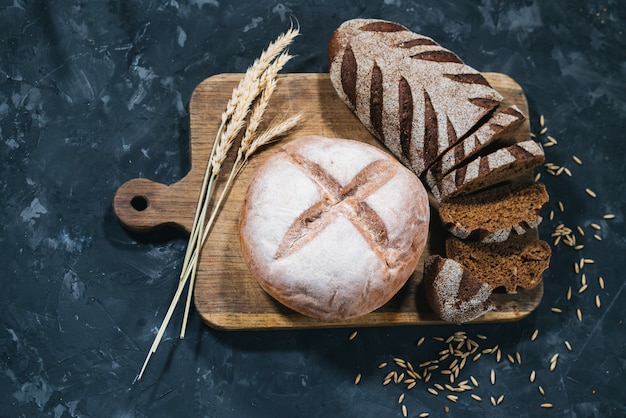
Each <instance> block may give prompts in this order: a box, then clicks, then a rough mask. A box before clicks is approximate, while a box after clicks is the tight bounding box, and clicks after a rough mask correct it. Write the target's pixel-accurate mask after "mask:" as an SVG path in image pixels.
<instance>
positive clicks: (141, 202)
mask: <svg viewBox="0 0 626 418" xmlns="http://www.w3.org/2000/svg"><path fill="white" fill-rule="evenodd" d="M130 205H131V206H132V207H133V209H135V210H136V211H137V212H142V211H144V210H146V209H148V198H147V197H145V196H135V197H133V198H132V199H131V201H130Z"/></svg>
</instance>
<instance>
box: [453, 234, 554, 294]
mask: <svg viewBox="0 0 626 418" xmlns="http://www.w3.org/2000/svg"><path fill="white" fill-rule="evenodd" d="M551 255H552V250H551V249H550V246H549V245H548V244H547V243H545V242H544V241H541V240H538V239H528V238H523V237H519V236H516V235H513V236H511V237H510V238H509V239H508V240H506V241H504V242H497V243H487V244H485V243H481V242H477V241H467V240H461V239H458V238H455V237H450V238H448V239H447V240H446V256H447V257H448V258H452V259H453V260H456V261H458V262H459V263H460V264H461V265H462V266H463V267H465V268H466V269H467V270H468V271H469V272H470V273H472V275H474V277H476V279H478V280H480V281H482V282H486V283H488V284H489V285H490V286H491V288H492V289H496V288H498V287H500V286H503V287H504V288H505V289H506V291H507V292H509V293H515V292H516V291H517V288H518V287H522V288H524V289H530V288H533V287H535V286H536V285H538V284H539V283H540V282H541V277H542V274H543V272H544V270H546V269H547V268H548V267H549V265H550V256H551Z"/></svg>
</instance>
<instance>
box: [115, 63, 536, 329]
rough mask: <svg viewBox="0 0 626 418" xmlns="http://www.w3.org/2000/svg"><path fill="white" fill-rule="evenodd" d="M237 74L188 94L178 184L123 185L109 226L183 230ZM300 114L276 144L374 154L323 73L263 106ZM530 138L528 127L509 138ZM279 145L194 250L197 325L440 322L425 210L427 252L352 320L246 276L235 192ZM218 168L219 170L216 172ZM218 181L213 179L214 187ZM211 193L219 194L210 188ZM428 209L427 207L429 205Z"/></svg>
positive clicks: (519, 299)
mask: <svg viewBox="0 0 626 418" xmlns="http://www.w3.org/2000/svg"><path fill="white" fill-rule="evenodd" d="M241 76H242V74H220V75H216V76H213V77H210V78H208V79H206V80H204V81H203V82H202V83H200V84H199V85H198V87H197V88H196V89H195V91H194V93H193V95H192V98H191V102H190V105H189V113H190V125H191V126H190V131H191V134H190V135H191V147H190V148H191V170H190V172H189V173H188V174H187V175H186V176H185V177H184V178H182V179H181V180H180V181H179V182H177V183H175V184H171V185H165V184H160V183H156V182H153V181H151V180H148V179H143V178H141V179H133V180H130V181H128V182H127V183H125V184H123V185H122V186H121V187H120V188H119V189H118V191H117V193H116V195H115V199H114V203H113V206H114V211H115V214H116V215H117V217H118V218H119V220H120V221H121V222H122V224H123V225H125V226H126V227H127V228H129V229H131V230H133V231H148V230H151V229H153V228H157V227H160V226H163V225H174V226H177V227H180V228H183V229H184V230H186V231H187V232H188V231H189V230H190V229H191V226H192V223H193V217H194V213H195V207H196V204H197V199H198V195H199V192H200V187H201V185H202V179H203V176H204V172H205V169H206V165H207V161H208V156H209V153H210V150H211V146H212V143H213V140H214V137H215V133H216V131H217V129H218V126H219V123H220V115H221V113H222V111H223V109H224V108H225V105H226V102H227V101H228V99H229V98H230V96H231V93H232V89H233V88H234V87H235V86H236V85H237V83H238V82H239V80H240V78H241ZM485 77H486V78H487V79H488V80H489V82H490V83H491V85H492V86H493V87H494V88H495V89H496V90H498V91H499V92H500V93H501V94H502V95H503V96H504V97H505V104H515V105H517V106H518V107H519V108H520V109H521V110H522V112H524V113H525V114H526V115H528V104H527V101H526V98H525V96H524V93H523V91H522V89H521V87H520V86H519V85H518V84H517V83H516V82H515V81H514V80H513V79H511V78H510V77H508V76H506V75H503V74H498V73H486V74H485ZM299 112H302V113H303V114H304V117H305V119H304V121H303V123H301V124H300V126H299V127H298V129H297V130H296V131H295V132H294V133H293V134H291V135H290V136H288V137H286V138H284V139H283V140H282V142H285V141H289V140H291V139H294V138H296V137H298V136H302V135H311V134H316V135H323V136H327V137H336V138H350V139H356V140H360V141H363V142H366V143H369V144H372V145H375V146H378V147H380V148H382V145H381V144H380V143H379V142H378V141H377V140H376V139H374V138H373V137H372V136H371V135H370V134H369V132H368V131H367V130H366V129H365V128H364V127H363V125H362V124H361V123H360V122H359V120H358V119H357V118H356V117H355V116H354V115H353V114H352V113H351V112H350V111H349V110H348V108H347V107H346V106H345V104H344V103H343V102H342V101H341V100H340V99H339V97H338V96H337V94H336V93H335V91H334V89H333V87H332V84H331V83H330V80H329V77H328V74H285V75H281V76H279V81H278V88H277V90H276V92H275V93H274V95H273V96H272V100H271V103H270V107H269V109H268V112H267V113H266V118H265V119H266V120H267V121H271V120H272V118H279V119H280V118H284V117H286V116H289V115H293V114H296V113H299ZM529 137H530V127H529V123H528V121H526V122H525V124H524V125H523V126H522V127H521V128H520V129H518V130H517V131H516V132H515V134H514V135H513V136H512V138H510V141H512V142H514V141H520V140H525V139H528V138H529ZM278 146H280V143H279V144H276V145H272V146H270V147H268V148H267V149H265V150H264V151H262V152H260V153H259V154H257V155H255V156H254V157H253V158H252V160H251V161H250V163H249V165H248V166H247V167H246V169H245V170H244V171H243V172H242V173H241V174H240V176H239V177H238V179H237V181H236V182H235V184H234V185H233V188H232V190H231V192H230V194H229V196H228V199H227V201H226V203H225V204H224V206H223V208H222V210H221V211H220V213H219V215H218V217H217V220H216V223H215V225H214V227H213V230H212V231H211V234H210V236H209V239H208V241H207V243H206V244H205V246H204V248H203V250H202V253H201V260H200V266H199V270H198V274H197V279H196V280H197V281H196V288H195V295H194V299H195V305H196V308H197V310H198V312H199V314H200V315H201V317H202V319H203V320H204V321H205V322H206V323H207V324H208V325H210V326H211V327H214V328H217V329H229V330H235V329H279V328H315V327H357V326H386V325H422V324H438V323H442V321H441V320H439V319H438V318H437V317H436V316H435V315H434V314H433V312H432V311H431V310H430V309H429V308H428V305H427V304H426V300H425V298H424V295H423V294H422V292H421V286H418V283H419V280H420V278H421V277H422V274H423V270H422V268H423V259H424V258H426V257H428V256H429V255H430V254H433V253H437V252H441V250H442V248H443V240H444V238H445V231H444V230H443V229H442V226H441V225H440V224H439V222H438V215H437V214H436V212H435V211H436V207H435V206H436V205H433V212H432V216H431V218H432V225H431V228H430V234H429V240H428V245H427V248H426V250H425V252H424V254H423V255H422V260H420V263H419V265H418V268H417V270H416V271H415V273H414V274H413V276H412V277H411V278H410V279H409V281H408V283H407V284H406V285H405V286H404V288H403V289H402V290H401V291H400V292H399V293H398V294H397V295H396V296H395V297H394V298H393V299H392V300H391V301H389V302H388V303H387V304H386V305H385V306H383V307H381V308H380V309H378V310H376V311H375V312H372V313H370V314H368V315H365V316H362V317H360V318H356V319H352V320H342V321H332V322H328V321H321V320H318V319H314V318H309V317H306V316H303V315H300V314H298V313H296V312H294V311H292V310H290V309H288V308H286V307H284V306H283V305H281V304H280V303H278V302H276V301H275V300H274V299H273V298H271V297H270V296H269V295H267V294H266V293H265V292H264V291H263V290H262V289H261V287H260V286H259V285H258V284H257V282H256V280H255V279H254V278H253V277H252V276H251V275H250V272H249V271H248V269H247V267H246V265H245V263H244V261H243V259H242V256H241V253H240V247H239V235H238V230H237V227H238V221H239V212H240V210H241V206H242V202H243V198H244V195H245V193H246V190H247V187H248V184H249V182H250V179H251V176H252V174H253V173H254V172H255V171H256V169H257V168H258V167H259V166H260V165H261V164H263V162H264V161H265V160H266V159H267V157H268V156H269V155H271V153H272V152H273V151H274V150H275V149H276V147H278ZM227 171H228V170H223V172H224V173H226V172H227ZM222 184H223V181H222ZM218 192H219V190H218ZM431 202H432V200H431ZM542 295H543V284H540V285H539V286H537V287H535V288H534V289H531V290H520V291H519V292H518V293H516V294H505V293H496V294H494V296H493V299H494V302H495V303H496V305H497V307H498V309H497V311H494V312H490V313H487V314H486V315H484V316H483V317H481V318H480V319H478V320H477V321H476V322H499V321H512V320H517V319H520V318H522V317H524V316H526V315H527V314H529V313H530V312H532V311H533V310H534V309H535V308H536V307H537V305H538V304H539V302H540V301H541V297H542Z"/></svg>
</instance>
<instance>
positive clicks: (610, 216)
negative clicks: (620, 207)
mask: <svg viewBox="0 0 626 418" xmlns="http://www.w3.org/2000/svg"><path fill="white" fill-rule="evenodd" d="M602 218H603V219H615V215H613V214H612V213H607V214H606V215H604V216H603V217H602Z"/></svg>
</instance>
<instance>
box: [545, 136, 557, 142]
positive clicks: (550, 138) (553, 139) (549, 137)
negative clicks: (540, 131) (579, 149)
mask: <svg viewBox="0 0 626 418" xmlns="http://www.w3.org/2000/svg"><path fill="white" fill-rule="evenodd" d="M547 138H548V141H550V142H551V143H553V144H558V142H557V141H556V139H555V138H554V137H553V136H550V135H548V136H547Z"/></svg>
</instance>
